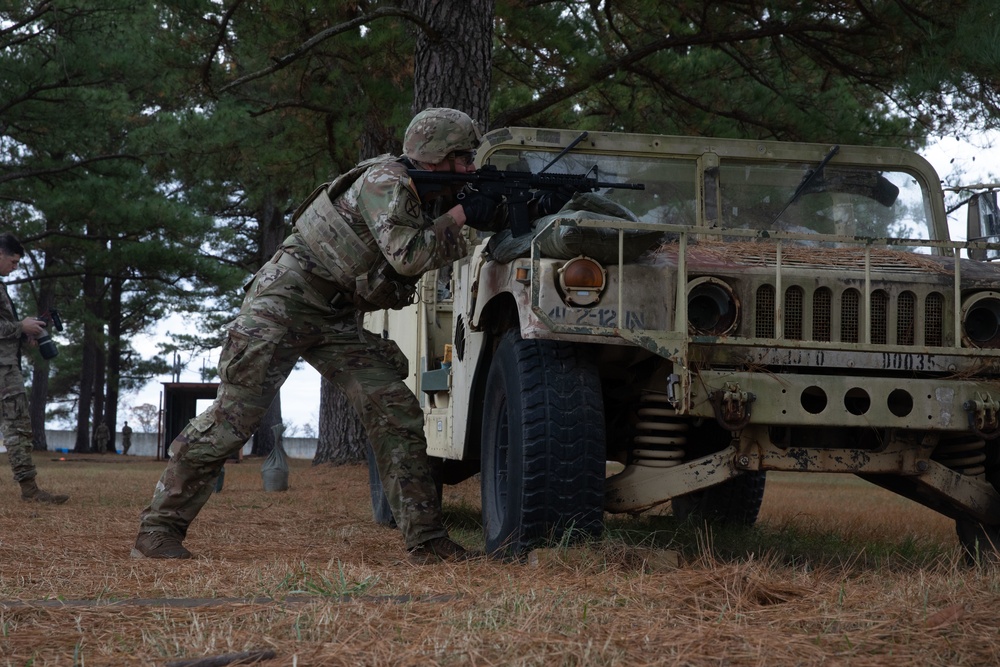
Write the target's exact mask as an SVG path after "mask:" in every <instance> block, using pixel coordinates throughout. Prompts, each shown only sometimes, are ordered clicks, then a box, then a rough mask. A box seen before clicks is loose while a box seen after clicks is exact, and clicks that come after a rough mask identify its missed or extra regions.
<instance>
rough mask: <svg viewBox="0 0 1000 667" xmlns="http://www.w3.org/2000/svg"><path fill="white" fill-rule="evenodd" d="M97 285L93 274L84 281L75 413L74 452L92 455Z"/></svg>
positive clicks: (88, 275) (88, 274)
mask: <svg viewBox="0 0 1000 667" xmlns="http://www.w3.org/2000/svg"><path fill="white" fill-rule="evenodd" d="M98 292H99V290H98V281H97V276H95V275H94V274H93V273H92V272H91V271H89V270H88V271H87V273H86V274H85V275H84V278H83V300H84V304H85V312H86V315H85V317H86V321H85V322H84V325H83V346H82V359H81V363H80V402H79V403H78V404H77V410H76V444H75V445H74V447H73V451H74V452H77V453H79V454H85V453H87V452H89V451H90V435H91V433H92V432H93V428H92V427H91V421H90V414H91V408H92V407H93V400H94V383H95V379H96V377H97V326H96V325H95V324H94V321H93V320H94V317H93V315H92V313H93V312H94V309H95V308H96V304H97V302H98V300H99V297H98Z"/></svg>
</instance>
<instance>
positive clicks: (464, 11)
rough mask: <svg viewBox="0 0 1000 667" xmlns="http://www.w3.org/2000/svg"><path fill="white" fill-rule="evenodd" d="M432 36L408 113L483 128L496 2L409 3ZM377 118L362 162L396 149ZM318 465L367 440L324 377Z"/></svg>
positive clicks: (353, 457)
mask: <svg viewBox="0 0 1000 667" xmlns="http://www.w3.org/2000/svg"><path fill="white" fill-rule="evenodd" d="M409 6H410V8H411V9H413V10H414V11H416V12H418V13H419V14H420V16H421V17H423V19H424V20H425V21H426V22H427V24H428V25H429V26H430V28H431V30H432V31H433V32H434V35H435V36H434V37H433V38H432V37H431V36H430V35H429V34H428V33H427V32H422V33H420V34H419V35H418V36H417V45H416V49H415V54H414V55H415V58H414V73H413V90H414V93H413V111H414V113H417V112H419V111H422V110H423V109H426V108H428V107H450V108H453V109H459V110H461V111H464V112H466V113H467V114H469V115H470V116H472V118H473V119H475V120H477V121H478V122H479V123H481V124H482V127H483V128H485V127H486V126H487V121H488V114H489V99H490V98H489V95H490V69H491V67H492V47H493V14H494V9H495V6H496V3H495V0H410V1H409ZM400 139H401V137H394V138H390V137H388V136H387V133H386V132H385V128H384V127H383V126H382V125H381V124H379V122H378V119H377V118H372V119H369V121H368V127H367V128H366V131H365V134H364V136H363V137H362V139H361V146H362V147H363V150H364V154H363V155H362V156H361V158H362V159H364V158H367V157H372V156H374V155H378V154H379V153H385V152H388V151H391V150H393V149H397V148H398V147H399V145H400V144H399V141H400ZM319 404H320V410H319V439H318V442H317V445H316V456H315V457H314V458H313V465H315V464H317V463H333V464H335V465H339V464H341V463H346V462H348V461H363V460H364V459H365V457H366V448H367V447H368V437H367V435H365V432H364V428H362V426H361V422H360V420H359V419H358V416H357V413H355V411H354V408H353V407H351V405H350V404H349V403H348V402H347V397H346V396H344V394H343V393H342V392H341V391H340V390H339V389H337V387H336V386H334V385H333V384H331V383H329V382H327V381H326V380H325V379H324V380H323V381H322V383H321V384H320V403H319Z"/></svg>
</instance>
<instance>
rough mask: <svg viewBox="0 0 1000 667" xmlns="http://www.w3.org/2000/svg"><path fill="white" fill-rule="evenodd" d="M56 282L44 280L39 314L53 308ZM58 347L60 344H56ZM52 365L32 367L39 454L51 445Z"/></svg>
mask: <svg viewBox="0 0 1000 667" xmlns="http://www.w3.org/2000/svg"><path fill="white" fill-rule="evenodd" d="M45 265H46V266H49V256H48V253H46V256H45ZM54 287H55V281H53V280H42V281H41V285H40V286H39V292H38V302H37V306H38V313H39V314H42V313H46V312H48V310H49V309H50V308H51V307H52V293H53V291H54ZM56 344H57V345H58V343H56ZM50 368H51V365H50V363H49V362H48V361H46V360H45V359H41V357H39V360H38V361H36V362H35V363H34V364H33V365H32V367H31V395H30V396H28V415H29V418H30V419H31V434H32V449H34V450H35V451H39V452H44V451H46V450H48V448H49V443H48V439H47V438H46V437H45V409H46V402H47V400H46V399H47V398H48V395H49V370H50Z"/></svg>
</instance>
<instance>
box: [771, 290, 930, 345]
mask: <svg viewBox="0 0 1000 667" xmlns="http://www.w3.org/2000/svg"><path fill="white" fill-rule="evenodd" d="M776 301H777V298H776V295H775V290H774V286H773V285H761V286H760V287H759V288H758V289H757V292H756V295H755V299H754V334H755V336H756V337H757V338H777V337H779V336H777V335H776V334H777V322H778V317H777V312H778V311H777V308H776V305H777V304H776ZM781 307H782V328H781V336H780V337H781V338H784V339H786V340H803V341H824V342H841V343H859V342H864V341H863V337H864V333H863V332H864V325H865V321H866V318H867V322H868V323H869V325H870V331H871V343H872V344H875V345H903V346H941V345H943V344H944V308H945V299H944V296H943V295H942V294H941V293H940V292H935V291H931V292H928V293H926V294H918V293H916V292H914V291H911V290H902V291H899V292H890V291H888V290H884V289H876V290H873V291H872V293H871V299H870V307H869V312H868V313H864V308H865V300H864V298H863V296H862V293H861V292H860V291H859V290H858V289H855V288H853V287H847V288H844V289H840V290H838V291H834V290H832V289H830V288H829V287H824V286H819V287H816V288H814V289H807V288H804V287H802V286H800V285H791V286H789V287H788V288H786V289H785V291H784V295H783V299H782V301H781Z"/></svg>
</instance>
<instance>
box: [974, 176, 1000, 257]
mask: <svg viewBox="0 0 1000 667" xmlns="http://www.w3.org/2000/svg"><path fill="white" fill-rule="evenodd" d="M998 237H1000V209H998V208H997V193H996V192H995V191H992V190H991V191H989V192H979V193H976V194H975V195H973V196H972V199H970V200H969V213H968V218H967V219H966V238H967V239H968V240H970V241H989V240H993V241H996V240H997V238H998ZM997 257H1000V251H997V250H985V249H979V248H977V249H973V248H970V249H969V258H970V259H977V260H980V261H982V260H986V259H996V258H997Z"/></svg>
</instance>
